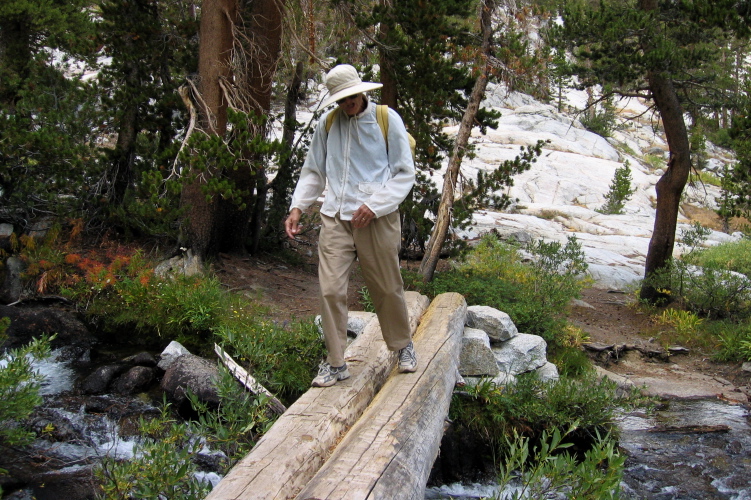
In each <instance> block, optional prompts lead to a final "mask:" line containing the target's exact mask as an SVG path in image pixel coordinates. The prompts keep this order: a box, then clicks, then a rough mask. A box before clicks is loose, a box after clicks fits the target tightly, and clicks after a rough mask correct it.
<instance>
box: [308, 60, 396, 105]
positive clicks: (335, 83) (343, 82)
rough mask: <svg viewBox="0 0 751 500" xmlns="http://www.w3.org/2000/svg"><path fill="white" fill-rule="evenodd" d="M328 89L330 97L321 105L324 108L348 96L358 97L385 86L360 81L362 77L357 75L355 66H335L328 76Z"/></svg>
mask: <svg viewBox="0 0 751 500" xmlns="http://www.w3.org/2000/svg"><path fill="white" fill-rule="evenodd" d="M326 87H327V88H328V89H329V96H328V97H327V98H326V100H325V101H323V104H321V106H322V107H324V108H325V107H326V106H328V105H329V104H333V103H335V102H336V101H338V100H339V99H344V98H345V97H347V96H351V95H356V94H359V93H360V92H367V91H369V90H375V89H380V88H381V87H383V84H382V83H374V82H363V81H362V80H361V79H360V75H358V74H357V70H356V69H355V68H354V66H350V65H349V64H340V65H338V66H334V67H333V68H332V69H331V71H329V72H328V74H326Z"/></svg>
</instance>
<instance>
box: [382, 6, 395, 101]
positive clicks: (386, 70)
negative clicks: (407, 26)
mask: <svg viewBox="0 0 751 500" xmlns="http://www.w3.org/2000/svg"><path fill="white" fill-rule="evenodd" d="M393 1H396V0H381V5H382V6H384V7H388V6H390V5H391V3H392V2H393ZM380 30H381V33H380V39H381V42H382V45H381V47H380V49H379V59H380V64H381V83H382V84H383V88H381V104H385V105H387V106H388V107H390V108H391V109H394V110H397V111H398V109H397V102H398V92H397V89H396V79H395V78H394V70H393V65H392V64H391V60H390V59H389V53H388V49H387V46H386V45H387V42H388V37H389V31H390V30H391V26H390V25H389V23H387V22H382V23H381V25H380Z"/></svg>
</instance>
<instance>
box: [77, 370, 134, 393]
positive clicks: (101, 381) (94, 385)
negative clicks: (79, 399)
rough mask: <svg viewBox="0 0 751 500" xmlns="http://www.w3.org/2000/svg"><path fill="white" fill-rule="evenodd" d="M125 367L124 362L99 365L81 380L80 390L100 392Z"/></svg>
mask: <svg viewBox="0 0 751 500" xmlns="http://www.w3.org/2000/svg"><path fill="white" fill-rule="evenodd" d="M127 369H128V366H127V365H124V364H114V365H104V366H100V367H99V368H97V369H96V370H94V371H93V372H92V373H91V374H90V375H89V376H88V377H86V378H85V379H84V380H83V382H81V392H82V393H84V394H102V393H104V392H105V391H106V390H107V388H108V387H109V385H110V383H111V382H112V381H113V380H114V379H115V377H117V376H118V375H120V374H121V373H124V372H125V371H126V370H127Z"/></svg>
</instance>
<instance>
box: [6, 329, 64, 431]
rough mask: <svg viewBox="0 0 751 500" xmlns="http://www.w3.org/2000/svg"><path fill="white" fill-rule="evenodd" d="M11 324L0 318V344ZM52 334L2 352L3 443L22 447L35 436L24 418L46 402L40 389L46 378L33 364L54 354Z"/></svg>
mask: <svg viewBox="0 0 751 500" xmlns="http://www.w3.org/2000/svg"><path fill="white" fill-rule="evenodd" d="M9 325H10V320H9V319H8V318H0V344H2V342H3V341H4V340H5V337H6V335H5V331H6V330H7V328H8V326H9ZM50 340H51V338H49V337H46V336H44V337H40V338H37V339H34V340H32V341H31V342H30V343H29V344H27V345H25V346H23V347H21V348H19V349H11V350H8V351H6V352H4V353H1V354H0V401H2V402H3V403H2V404H0V444H3V445H7V446H22V445H25V444H28V443H29V442H30V441H31V440H32V439H34V433H33V432H31V431H28V430H26V429H25V428H24V427H23V421H24V420H25V419H26V418H27V417H28V416H29V415H31V412H33V411H34V408H36V407H37V406H39V405H40V404H41V403H42V397H41V396H40V395H39V388H40V387H41V383H42V381H43V377H42V376H41V375H40V374H39V373H38V372H36V371H35V370H34V367H33V366H32V363H33V361H34V360H37V359H44V358H47V357H49V355H50Z"/></svg>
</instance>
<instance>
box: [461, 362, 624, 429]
mask: <svg viewBox="0 0 751 500" xmlns="http://www.w3.org/2000/svg"><path fill="white" fill-rule="evenodd" d="M615 391H616V386H615V384H614V383H613V382H610V381H608V380H604V379H599V378H598V377H597V376H596V375H595V374H594V373H592V372H589V373H588V374H587V375H585V376H583V377H582V378H580V379H574V378H571V377H561V378H560V380H559V381H558V382H555V383H549V382H543V381H541V380H540V379H539V378H538V377H537V376H536V375H535V374H523V375H520V376H519V377H518V378H517V381H516V383H515V384H513V385H509V386H504V387H496V386H494V385H493V384H492V383H490V382H488V383H485V384H479V385H477V386H475V387H470V388H469V389H468V391H467V395H455V396H454V399H453V401H452V403H451V410H450V415H449V416H450V418H451V419H452V420H454V421H455V422H456V424H457V425H459V426H463V427H465V428H467V429H469V430H471V431H474V432H477V433H479V435H483V436H488V437H489V438H490V439H491V441H492V442H494V443H497V444H502V443H504V442H505V440H506V439H507V438H509V437H510V436H513V435H514V434H515V433H517V434H523V435H527V436H530V437H535V438H538V437H539V436H540V435H541V433H542V432H543V431H552V430H553V429H554V428H568V427H571V426H572V425H574V424H576V425H577V427H578V430H577V433H578V435H579V437H580V438H581V437H586V438H592V437H594V436H596V434H597V433H598V432H600V433H602V434H607V433H610V432H616V431H617V428H616V427H615V426H614V425H613V420H614V418H615V415H616V412H617V411H618V409H619V407H620V405H627V404H629V403H628V402H626V401H620V402H619V401H617V400H616V397H615Z"/></svg>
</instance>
